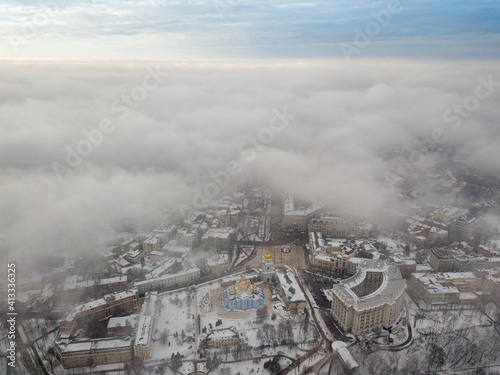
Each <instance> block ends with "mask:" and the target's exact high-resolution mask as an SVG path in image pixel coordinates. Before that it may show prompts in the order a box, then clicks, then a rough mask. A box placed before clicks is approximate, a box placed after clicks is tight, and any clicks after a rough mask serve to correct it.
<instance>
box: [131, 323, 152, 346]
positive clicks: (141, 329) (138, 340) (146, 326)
mask: <svg viewBox="0 0 500 375" xmlns="http://www.w3.org/2000/svg"><path fill="white" fill-rule="evenodd" d="M153 324H154V317H152V316H141V317H140V319H139V324H138V325H137V332H136V335H135V342H134V345H135V346H148V345H149V344H150V343H151V340H152V338H153V337H152V336H153Z"/></svg>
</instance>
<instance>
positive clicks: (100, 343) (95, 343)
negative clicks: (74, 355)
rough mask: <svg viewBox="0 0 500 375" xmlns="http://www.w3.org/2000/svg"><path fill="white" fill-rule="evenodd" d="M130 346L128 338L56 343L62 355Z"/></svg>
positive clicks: (130, 342)
mask: <svg viewBox="0 0 500 375" xmlns="http://www.w3.org/2000/svg"><path fill="white" fill-rule="evenodd" d="M131 344H132V339H131V338H130V337H120V338H105V339H95V340H85V341H70V342H58V343H57V345H58V346H59V348H60V350H61V352H62V353H70V352H81V351H90V350H104V349H119V348H127V347H130V346H131Z"/></svg>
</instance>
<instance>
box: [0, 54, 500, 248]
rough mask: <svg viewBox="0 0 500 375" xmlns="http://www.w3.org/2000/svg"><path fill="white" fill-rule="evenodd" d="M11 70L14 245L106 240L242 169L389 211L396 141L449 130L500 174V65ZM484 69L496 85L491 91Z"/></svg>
mask: <svg viewBox="0 0 500 375" xmlns="http://www.w3.org/2000/svg"><path fill="white" fill-rule="evenodd" d="M1 65H2V66H1V69H2V72H3V74H2V78H0V81H1V82H0V98H1V101H0V103H1V104H0V124H1V126H0V173H1V175H0V176H1V177H0V192H1V194H0V211H1V212H2V215H1V222H0V225H1V228H2V229H1V232H4V233H6V234H7V235H8V242H7V243H6V242H3V243H2V247H3V248H2V251H3V252H10V253H11V254H10V255H9V256H15V254H17V255H18V256H20V255H22V256H25V254H43V253H46V252H52V251H64V250H68V251H82V252H83V251H91V250H92V249H93V248H95V246H99V245H100V244H102V243H104V242H105V241H106V240H107V239H108V238H110V237H111V236H112V234H113V233H114V230H115V228H116V226H117V224H119V223H121V222H123V221H125V220H135V221H140V222H141V223H144V224H145V225H147V224H150V223H155V222H158V221H160V220H163V219H164V218H165V217H166V215H168V214H169V212H172V211H176V210H177V208H178V206H179V204H181V203H184V204H187V205H192V204H193V200H192V193H193V187H196V188H197V189H198V191H200V192H203V189H204V188H206V186H207V185H206V181H213V179H214V177H213V176H219V177H220V176H223V175H224V176H225V175H226V174H228V175H229V176H230V183H231V184H232V185H238V184H240V183H243V182H248V181H261V182H262V181H267V182H269V184H270V185H271V186H273V187H276V188H281V189H286V188H290V187H293V189H294V190H295V191H297V192H298V193H302V194H303V195H306V196H310V197H314V198H316V199H322V200H325V201H327V202H332V203H335V204H342V205H348V206H351V207H353V210H354V211H355V212H356V213H360V214H364V213H373V212H377V211H378V210H379V209H381V208H383V207H387V205H389V204H391V203H392V202H393V194H392V192H391V191H390V190H389V189H388V187H387V185H386V184H385V182H384V180H383V175H384V172H386V171H387V170H388V168H389V166H388V164H387V162H386V161H384V159H383V157H382V153H381V151H382V150H384V149H387V148H388V147H403V148H406V149H408V150H410V151H411V150H412V149H413V148H415V140H424V139H428V138H432V136H433V134H435V133H434V132H435V131H436V129H438V128H439V129H441V130H442V131H443V132H444V133H445V134H446V135H447V140H446V142H444V143H443V146H445V147H446V148H449V149H450V150H452V151H453V153H454V154H456V155H457V156H460V157H461V158H463V159H465V160H467V161H469V162H470V163H472V164H473V165H475V166H476V167H481V168H482V169H484V170H485V171H486V172H489V173H492V174H495V173H500V171H499V170H498V169H499V165H498V157H496V154H498V149H499V146H500V134H499V133H500V128H499V127H498V123H499V120H500V115H499V112H498V100H499V99H500V69H499V68H498V65H497V64H493V63H489V62H485V63H478V62H475V63H450V62H418V63H410V62H402V61H391V62H382V61H366V62H362V63H352V64H346V63H345V62H335V61H324V62H308V61H305V62H293V63H259V62H254V63H248V64H243V63H238V62H234V63H229V62H225V63H213V64H201V63H199V64H197V63H186V64H184V63H175V64H174V63H170V64H165V63H157V62H153V61H151V62H145V61H144V62H130V61H129V62H119V61H109V62H104V61H99V62H55V61H45V62H30V61H22V62H19V61H18V62H8V61H3V62H1ZM148 77H149V78H148ZM482 79H483V80H488V79H490V82H493V83H492V84H490V89H489V90H490V91H489V93H490V95H489V96H488V98H485V99H481V98H484V97H485V96H486V93H487V92H488V91H487V90H488V88H487V87H486V88H484V84H483V89H481V90H480V93H481V98H479V99H477V94H476V87H477V86H478V85H480V84H481V82H482V81H481V80H482ZM153 86H154V87H153ZM469 97H472V98H476V99H477V100H473V99H470V98H469ZM468 98H469V99H468ZM476 101H477V105H476ZM457 105H458V106H462V112H460V111H459V110H458V108H459V107H457ZM464 108H465V109H464ZM467 108H469V109H467ZM450 110H451V113H448V117H446V115H445V114H446V113H447V111H450ZM450 116H455V117H454V118H453V120H450V119H452V117H450ZM456 116H459V118H460V119H461V121H460V124H459V126H457V124H456V123H457V121H458V120H457V119H456ZM453 127H454V128H455V129H453ZM99 134H100V135H99ZM68 155H70V156H68ZM221 171H224V172H221ZM230 172H232V174H231V173H230ZM203 178H204V179H205V180H200V179H203ZM215 178H217V177H215ZM220 178H222V177H220ZM200 181H205V182H200Z"/></svg>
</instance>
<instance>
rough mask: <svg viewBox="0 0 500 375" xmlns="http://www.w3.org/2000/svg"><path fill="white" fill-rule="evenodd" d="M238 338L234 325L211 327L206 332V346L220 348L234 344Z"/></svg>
mask: <svg viewBox="0 0 500 375" xmlns="http://www.w3.org/2000/svg"><path fill="white" fill-rule="evenodd" d="M239 339H240V337H239V335H238V331H236V328H234V327H229V328H218V329H211V330H210V332H209V333H208V334H207V347H208V348H220V347H222V346H226V345H235V344H237V343H238V341H239Z"/></svg>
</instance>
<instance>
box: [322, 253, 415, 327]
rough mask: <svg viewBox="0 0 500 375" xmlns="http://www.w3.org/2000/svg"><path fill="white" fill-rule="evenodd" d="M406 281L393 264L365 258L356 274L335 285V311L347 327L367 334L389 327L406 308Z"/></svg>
mask: <svg viewBox="0 0 500 375" xmlns="http://www.w3.org/2000/svg"><path fill="white" fill-rule="evenodd" d="M405 290H406V281H405V280H404V279H403V278H402V277H401V273H400V272H399V269H398V267H397V266H396V265H394V264H389V263H387V262H385V261H380V260H371V259H364V260H363V261H361V262H360V263H359V265H358V269H357V272H356V274H355V275H354V276H352V277H350V278H348V279H346V280H343V281H341V282H340V283H338V284H335V285H334V286H333V288H332V292H333V293H332V307H331V310H332V314H333V316H334V317H335V319H336V320H337V322H338V323H339V324H340V326H341V327H342V328H343V329H344V330H346V331H351V332H352V333H354V334H364V333H367V332H370V331H372V330H374V329H376V328H380V327H384V328H389V327H390V326H391V325H392V324H393V323H394V321H395V319H396V318H397V317H398V315H399V313H400V312H401V311H402V310H403V303H404V300H403V294H404V291H405Z"/></svg>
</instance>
